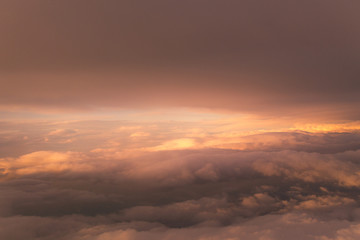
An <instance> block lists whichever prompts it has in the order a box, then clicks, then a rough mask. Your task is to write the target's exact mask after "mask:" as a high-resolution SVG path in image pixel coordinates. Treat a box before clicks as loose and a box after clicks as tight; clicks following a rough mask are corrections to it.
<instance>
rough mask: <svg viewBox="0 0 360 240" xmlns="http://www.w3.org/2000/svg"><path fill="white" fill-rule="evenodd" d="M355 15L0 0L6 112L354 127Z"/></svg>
mask: <svg viewBox="0 0 360 240" xmlns="http://www.w3.org/2000/svg"><path fill="white" fill-rule="evenodd" d="M359 7H360V6H359V4H358V3H357V2H354V1H352V2H339V1H336V0H330V1H329V0H327V1H325V0H320V1H315V2H312V3H311V4H309V3H307V2H303V1H302V2H289V1H285V0H276V1H272V2H271V3H270V2H268V1H250V0H246V1H241V2H239V1H227V2H226V3H224V2H219V1H214V0H211V1H203V0H196V1H163V0H156V1H152V2H151V3H150V2H148V1H141V0H140V1H135V2H134V1H121V3H120V2H118V1H107V2H106V3H104V2H102V1H84V0H78V1H75V2H74V1H56V3H49V2H48V1H43V0H31V1H27V2H26V3H23V1H18V0H15V1H2V2H1V6H0V9H1V15H2V18H3V20H2V21H1V24H0V28H1V29H2V32H3V34H2V35H3V37H2V38H1V40H0V41H1V42H0V43H1V44H0V51H1V52H2V55H1V58H0V62H1V63H2V64H0V65H1V66H2V67H1V69H0V74H1V83H2V88H1V92H0V93H1V94H0V96H1V98H0V104H1V105H2V108H3V109H11V108H12V107H20V108H29V107H32V108H47V109H49V108H50V109H53V110H55V109H64V108H65V109H93V108H104V107H116V108H119V107H120V108H131V107H183V106H186V107H205V108H220V109H230V110H236V111H239V110H240V111H245V112H253V113H258V114H270V115H279V114H280V115H284V114H287V115H290V114H291V115H293V114H299V115H300V113H301V114H302V115H303V114H309V113H310V112H311V113H312V114H315V113H319V116H321V115H323V114H327V115H332V116H333V117H335V116H336V117H338V118H345V119H358V117H359V112H358V110H357V106H358V104H359V96H358V92H359V87H360V85H359V83H358V78H359V71H358V69H359V67H358V66H357V63H358V62H359V57H360V50H359V49H360V46H359V42H360V41H359V40H360V39H359V38H360V32H359V26H358V23H359V20H360V19H359V14H358V10H359ZM304 16H306V17H304Z"/></svg>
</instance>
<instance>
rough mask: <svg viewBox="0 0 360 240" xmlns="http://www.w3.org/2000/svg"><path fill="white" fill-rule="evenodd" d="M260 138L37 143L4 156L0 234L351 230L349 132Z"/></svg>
mask: <svg viewBox="0 0 360 240" xmlns="http://www.w3.org/2000/svg"><path fill="white" fill-rule="evenodd" d="M80 126H83V124H79V125H78V128H76V130H69V129H67V130H66V129H58V130H51V131H48V130H47V131H44V136H47V137H48V139H47V140H45V139H43V141H44V142H45V144H47V143H48V142H49V141H53V140H56V141H61V142H63V140H64V139H63V138H64V137H65V138H68V137H70V138H73V137H76V136H80V135H82V134H84V132H83V131H84V129H81V128H80ZM115 126H116V128H117V129H119V131H120V132H122V131H130V132H127V136H128V138H134V137H141V138H144V137H145V138H146V137H148V135H146V134H137V136H134V134H133V133H131V132H139V127H130V126H126V127H125V126H123V127H121V128H119V127H118V126H117V125H116V124H115V125H114V127H115ZM43 127H44V126H43ZM44 128H47V127H44ZM149 130H150V129H149ZM88 134H89V133H87V134H85V135H84V136H87V137H89V135H88ZM167 134H169V132H167ZM173 134H174V133H173ZM183 134H187V132H185V133H183ZM262 135H263V134H260V135H259V134H255V135H248V136H244V137H243V138H245V139H246V141H247V142H250V141H251V142H252V144H250V145H249V144H248V145H247V146H248V147H247V148H245V149H241V150H239V149H235V148H234V149H226V148H204V147H201V148H193V149H189V148H187V149H176V148H175V149H173V150H163V149H155V150H154V149H151V148H143V150H142V151H141V154H139V150H136V152H137V153H138V154H125V153H124V152H119V150H116V149H115V150H114V149H107V150H106V151H105V149H103V150H101V151H100V150H97V151H94V150H91V149H88V150H87V151H83V152H78V151H54V150H52V151H50V150H47V151H33V152H31V153H27V154H23V155H21V156H14V157H3V158H1V159H0V174H1V175H0V190H1V198H0V206H1V207H0V215H1V217H0V221H1V226H3V227H2V228H1V230H0V236H1V237H2V238H4V239H8V238H11V239H15V240H16V239H24V238H26V239H40V240H43V239H97V240H100V239H102V240H104V239H136V240H138V239H170V238H171V239H185V238H186V239H231V238H234V239H241V238H246V239H288V238H294V239H314V240H315V239H316V240H318V239H322V240H329V239H334V240H335V239H338V240H340V239H356V238H357V237H359V222H360V208H359V188H360V162H359V157H360V152H359V149H360V146H359V145H358V143H359V139H358V133H357V132H356V131H354V132H351V131H348V132H344V133H334V132H333V133H331V132H330V133H309V132H301V133H300V132H282V133H274V132H273V133H271V132H269V133H266V135H267V137H266V136H265V138H264V141H262V142H261V141H260V140H259V139H262V137H264V136H262ZM96 136H97V135H96ZM107 136H108V135H107ZM169 136H172V135H171V134H170V135H168V137H169ZM52 137H56V139H53V140H51V138H52ZM58 137H59V138H58ZM108 137H109V136H108ZM268 137H269V138H268ZM344 137H345V138H349V139H352V141H353V142H354V145H353V147H352V148H353V149H349V147H348V146H347V147H346V146H345V145H346V144H345V143H344ZM248 138H250V140H249V139H248ZM304 138H305V139H307V140H306V142H307V145H304V144H303V140H302V139H304ZM83 141H84V140H83ZM100 141H102V140H100ZM162 141H165V142H169V140H167V139H163V140H162ZM85 142H86V141H85ZM279 142H280V143H279ZM270 143H271V144H270ZM64 144H65V145H66V144H67V143H64ZM175 145H176V144H175ZM44 146H46V145H44ZM268 146H271V147H268ZM275 146H276V147H275ZM326 146H327V147H326ZM335 146H336V147H335ZM136 149H139V148H138V147H137V148H136ZM170 149H171V148H170ZM334 149H336V150H334Z"/></svg>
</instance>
